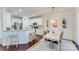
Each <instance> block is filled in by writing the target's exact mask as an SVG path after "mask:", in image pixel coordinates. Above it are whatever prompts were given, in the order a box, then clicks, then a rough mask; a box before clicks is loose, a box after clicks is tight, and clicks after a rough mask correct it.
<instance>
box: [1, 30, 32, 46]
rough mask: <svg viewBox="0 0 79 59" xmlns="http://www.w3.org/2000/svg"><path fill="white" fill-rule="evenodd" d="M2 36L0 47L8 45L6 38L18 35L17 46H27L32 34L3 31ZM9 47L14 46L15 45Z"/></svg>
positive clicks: (28, 32)
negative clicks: (0, 45)
mask: <svg viewBox="0 0 79 59" xmlns="http://www.w3.org/2000/svg"><path fill="white" fill-rule="evenodd" d="M2 35H3V36H2V37H3V40H2V46H6V45H7V44H8V43H7V42H8V37H9V36H13V35H18V41H19V44H27V43H28V42H30V41H31V40H32V32H30V31H4V32H3V34H2ZM11 45H15V43H13V44H11Z"/></svg>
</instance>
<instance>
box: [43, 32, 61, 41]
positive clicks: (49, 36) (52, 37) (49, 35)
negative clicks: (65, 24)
mask: <svg viewBox="0 0 79 59" xmlns="http://www.w3.org/2000/svg"><path fill="white" fill-rule="evenodd" d="M43 37H44V38H47V39H50V40H57V41H58V40H60V34H59V35H58V34H55V33H47V34H46V35H44V36H43Z"/></svg>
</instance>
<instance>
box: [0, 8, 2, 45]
mask: <svg viewBox="0 0 79 59" xmlns="http://www.w3.org/2000/svg"><path fill="white" fill-rule="evenodd" d="M1 39H2V22H1V8H0V44H1V42H2V40H1Z"/></svg>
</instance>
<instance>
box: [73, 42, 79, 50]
mask: <svg viewBox="0 0 79 59" xmlns="http://www.w3.org/2000/svg"><path fill="white" fill-rule="evenodd" d="M72 42H73V43H74V44H75V46H76V48H77V49H78V50H79V45H78V44H77V43H76V42H75V41H72Z"/></svg>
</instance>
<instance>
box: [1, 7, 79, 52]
mask: <svg viewBox="0 0 79 59" xmlns="http://www.w3.org/2000/svg"><path fill="white" fill-rule="evenodd" d="M78 25H79V8H78V7H0V51H78V50H79V26H78Z"/></svg>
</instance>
